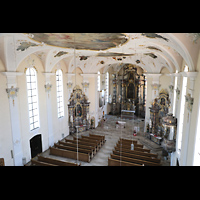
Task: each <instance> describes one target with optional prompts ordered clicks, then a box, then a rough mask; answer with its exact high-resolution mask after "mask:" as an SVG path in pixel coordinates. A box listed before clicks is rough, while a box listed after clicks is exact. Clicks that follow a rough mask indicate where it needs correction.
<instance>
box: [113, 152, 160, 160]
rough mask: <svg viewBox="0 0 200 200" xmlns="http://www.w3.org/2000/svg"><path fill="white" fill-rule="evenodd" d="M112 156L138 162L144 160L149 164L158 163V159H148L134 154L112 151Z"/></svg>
mask: <svg viewBox="0 0 200 200" xmlns="http://www.w3.org/2000/svg"><path fill="white" fill-rule="evenodd" d="M113 154H115V155H121V156H125V157H129V158H135V159H139V160H145V161H149V162H153V163H160V159H157V158H152V157H148V156H142V155H137V154H134V153H127V152H122V151H116V150H114V151H113Z"/></svg>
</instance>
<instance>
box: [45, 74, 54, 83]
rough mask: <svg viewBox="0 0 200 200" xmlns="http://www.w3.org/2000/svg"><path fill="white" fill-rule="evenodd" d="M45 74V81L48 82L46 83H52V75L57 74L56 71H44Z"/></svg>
mask: <svg viewBox="0 0 200 200" xmlns="http://www.w3.org/2000/svg"><path fill="white" fill-rule="evenodd" d="M43 74H44V76H45V82H46V84H48V83H49V84H50V83H51V80H50V77H51V76H52V75H55V74H56V73H51V72H44V73H43Z"/></svg>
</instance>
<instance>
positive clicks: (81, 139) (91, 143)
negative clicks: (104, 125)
mask: <svg viewBox="0 0 200 200" xmlns="http://www.w3.org/2000/svg"><path fill="white" fill-rule="evenodd" d="M73 139H74V140H75V141H77V137H73ZM79 142H86V143H88V145H95V147H96V148H97V151H98V150H99V149H100V143H99V142H97V141H91V140H88V139H85V138H78V143H79Z"/></svg>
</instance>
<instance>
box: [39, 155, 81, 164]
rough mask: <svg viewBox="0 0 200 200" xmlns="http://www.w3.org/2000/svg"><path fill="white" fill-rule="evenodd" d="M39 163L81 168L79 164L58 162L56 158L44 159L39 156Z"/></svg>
mask: <svg viewBox="0 0 200 200" xmlns="http://www.w3.org/2000/svg"><path fill="white" fill-rule="evenodd" d="M38 161H41V162H45V163H50V164H53V165H58V166H80V164H77V163H72V162H67V161H62V160H57V159H54V158H49V157H43V156H38Z"/></svg>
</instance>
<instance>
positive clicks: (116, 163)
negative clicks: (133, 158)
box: [108, 158, 143, 166]
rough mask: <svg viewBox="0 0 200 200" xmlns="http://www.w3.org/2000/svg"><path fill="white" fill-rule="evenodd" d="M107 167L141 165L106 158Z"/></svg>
mask: <svg viewBox="0 0 200 200" xmlns="http://www.w3.org/2000/svg"><path fill="white" fill-rule="evenodd" d="M108 166H143V165H141V164H135V163H130V162H125V161H120V160H116V159H112V158H108Z"/></svg>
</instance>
